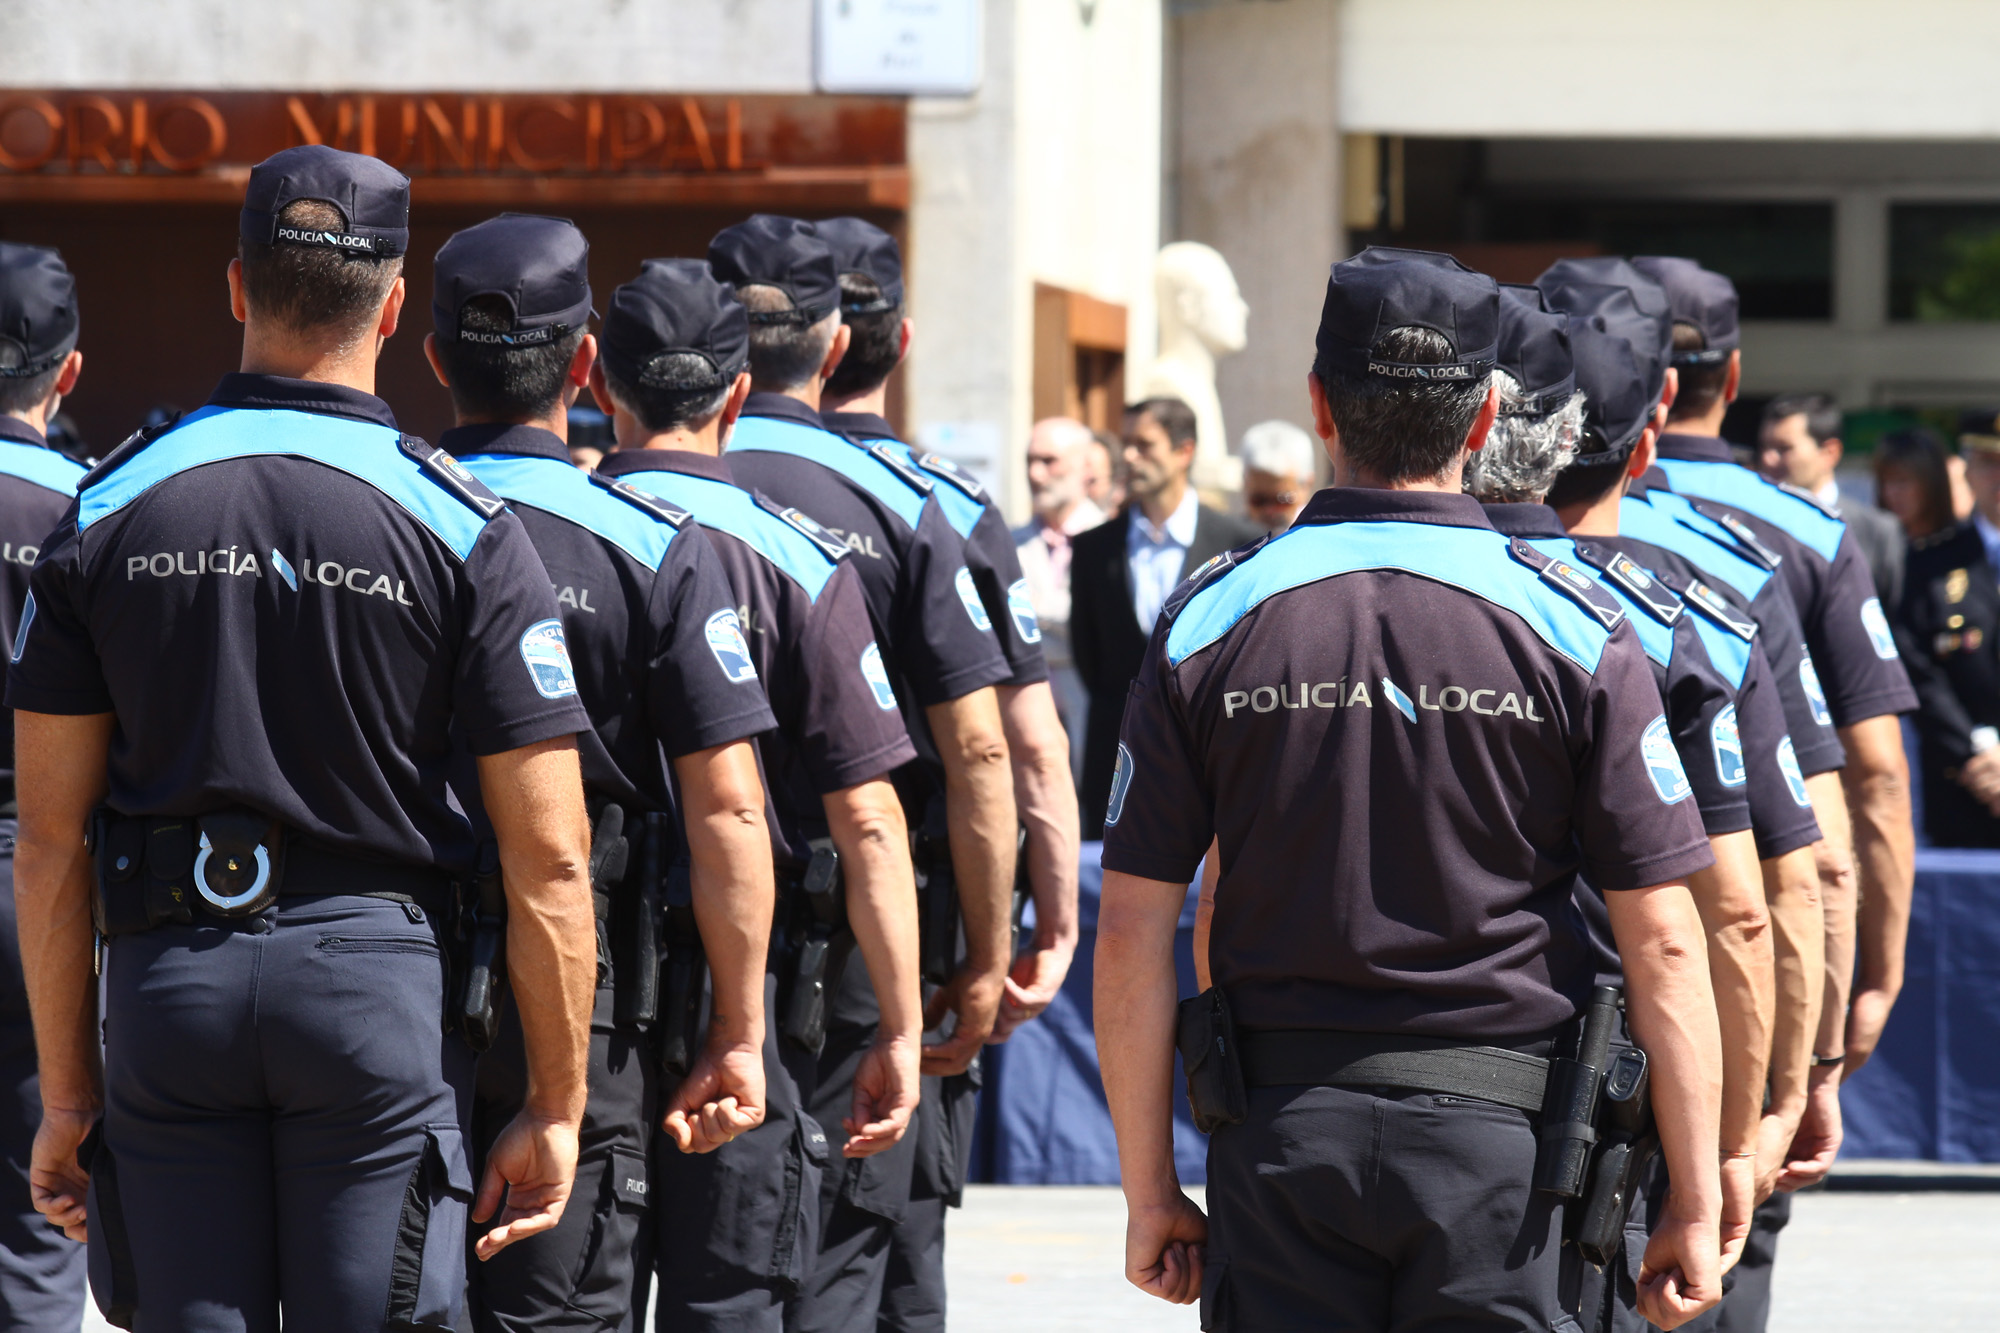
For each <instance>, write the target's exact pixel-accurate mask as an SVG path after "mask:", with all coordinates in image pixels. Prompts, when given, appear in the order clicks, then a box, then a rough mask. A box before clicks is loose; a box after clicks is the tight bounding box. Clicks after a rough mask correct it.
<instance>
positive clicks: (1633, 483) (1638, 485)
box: [1625, 467, 1673, 500]
mask: <svg viewBox="0 0 2000 1333" xmlns="http://www.w3.org/2000/svg"><path fill="white" fill-rule="evenodd" d="M1672 489H1673V487H1672V486H1670V485H1668V483H1667V474H1666V473H1664V472H1662V471H1660V469H1659V468H1657V467H1649V468H1647V469H1646V470H1645V471H1644V472H1641V473H1640V474H1639V475H1638V476H1636V477H1633V478H1632V479H1631V480H1630V481H1628V482H1626V483H1625V494H1626V495H1628V496H1630V497H1631V498H1632V499H1634V500H1643V499H1645V498H1646V492H1647V491H1670V490H1672Z"/></svg>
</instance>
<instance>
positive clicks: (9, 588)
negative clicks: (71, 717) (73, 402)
mask: <svg viewBox="0 0 2000 1333" xmlns="http://www.w3.org/2000/svg"><path fill="white" fill-rule="evenodd" d="M85 470H86V469H85V468H84V466H83V465H82V464H81V463H77V462H74V461H72V460H71V459H68V458H65V457H64V456H63V455H61V454H59V453H57V452H56V451H55V450H54V449H51V448H49V446H48V441H47V440H46V439H44V438H43V437H42V433H41V432H40V431H38V430H36V429H35V428H34V427H33V426H30V425H29V424H28V423H27V422H25V421H22V420H20V419H18V418H16V417H7V416H0V631H4V632H5V634H6V640H5V641H6V644H7V648H8V651H9V652H10V653H11V652H12V651H13V647H14V637H15V635H16V633H17V632H18V631H19V630H20V628H21V607H22V605H23V604H24V603H25V602H26V601H27V600H28V575H29V573H30V572H31V571H32V570H33V569H34V567H35V561H36V559H37V558H38V557H39V556H40V555H41V553H42V543H43V541H45V540H46V539H47V538H48V535H49V534H50V533H51V532H54V531H55V528H56V524H58V523H60V522H61V521H62V516H63V510H65V509H67V508H69V502H70V501H71V500H72V499H74V498H76V484H77V483H78V482H79V481H81V480H83V474H84V472H85ZM13 785H14V714H13V710H11V709H0V786H4V787H6V788H8V789H10V790H11V788H12V787H13Z"/></svg>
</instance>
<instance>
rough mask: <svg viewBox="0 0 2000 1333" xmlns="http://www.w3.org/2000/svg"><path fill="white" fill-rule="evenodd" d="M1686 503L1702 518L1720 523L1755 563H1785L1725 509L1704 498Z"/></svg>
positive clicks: (1769, 565)
mask: <svg viewBox="0 0 2000 1333" xmlns="http://www.w3.org/2000/svg"><path fill="white" fill-rule="evenodd" d="M1688 503H1689V504H1690V505H1692V506H1694V511H1695V512H1696V513H1697V514H1700V515H1701V516H1702V517H1703V518H1706V519H1708V520H1710V521H1711V522H1715V523H1720V524H1721V525H1722V526H1723V527H1724V528H1725V529H1726V530H1727V531H1728V533H1729V535H1730V536H1732V537H1734V538H1735V539H1736V542H1737V544H1738V545H1739V546H1741V547H1742V548H1743V550H1744V552H1745V554H1747V555H1748V556H1749V557H1750V558H1751V560H1753V561H1755V562H1756V563H1757V564H1760V565H1762V566H1763V567H1764V568H1766V569H1776V568H1777V567H1778V566H1779V565H1782V564H1783V563H1785V557H1783V556H1781V555H1779V554H1778V553H1777V552H1776V551H1773V550H1772V549H1771V548H1770V547H1768V546H1766V545H1764V543H1763V542H1761V541H1759V540H1758V539H1757V534H1756V533H1755V532H1753V531H1752V530H1751V528H1750V525H1749V524H1748V523H1745V522H1744V521H1743V520H1742V519H1740V518H1738V517H1736V515H1734V514H1732V513H1730V512H1729V511H1728V510H1727V509H1723V508H1721V507H1720V506H1718V505H1712V504H1709V503H1707V502H1706V501H1704V500H1694V499H1690V500H1689V501H1688Z"/></svg>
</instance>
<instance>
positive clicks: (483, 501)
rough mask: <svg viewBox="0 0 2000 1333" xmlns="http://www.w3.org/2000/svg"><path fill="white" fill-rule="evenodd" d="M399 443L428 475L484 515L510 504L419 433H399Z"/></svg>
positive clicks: (483, 516) (488, 516) (448, 453)
mask: <svg viewBox="0 0 2000 1333" xmlns="http://www.w3.org/2000/svg"><path fill="white" fill-rule="evenodd" d="M396 443H397V444H398V445H399V446H401V448H402V450H403V452H404V453H406V454H408V455H409V456H410V457H411V458H413V459H415V460H416V462H417V466H419V467H421V468H422V469H423V470H424V475H425V476H427V477H429V478H430V479H431V480H432V481H434V482H436V483H437V484H438V485H440V486H442V487H444V488H445V489H446V490H447V491H450V492H451V493H452V494H453V495H454V496H456V497H457V498H458V500H459V501H460V502H461V503H463V504H464V505H465V506H466V508H468V509H470V510H472V512H474V513H475V514H478V515H479V516H480V517H481V518H492V517H493V516H494V515H495V514H497V513H499V512H500V511H501V510H503V509H505V508H506V507H507V502H506V501H505V500H502V499H501V498H500V497H499V496H497V495H495V494H494V493H493V492H492V491H489V490H487V489H486V486H485V484H484V483H483V482H481V481H480V480H479V478H477V477H475V476H473V475H472V474H471V473H470V472H468V471H466V470H465V465H464V464H462V463H460V462H459V461H458V460H457V459H456V458H453V457H452V456H451V453H450V451H449V450H446V449H440V448H438V447H437V446H436V445H434V444H431V443H430V442H429V441H427V440H422V439H419V438H418V437H417V436H415V435H398V436H397V437H396Z"/></svg>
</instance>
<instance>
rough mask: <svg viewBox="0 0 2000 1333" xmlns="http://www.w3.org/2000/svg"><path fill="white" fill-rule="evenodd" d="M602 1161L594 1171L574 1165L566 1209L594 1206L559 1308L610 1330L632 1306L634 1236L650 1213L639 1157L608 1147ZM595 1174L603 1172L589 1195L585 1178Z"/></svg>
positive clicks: (642, 1161)
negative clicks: (585, 1239)
mask: <svg viewBox="0 0 2000 1333" xmlns="http://www.w3.org/2000/svg"><path fill="white" fill-rule="evenodd" d="M601 1160H602V1162H603V1165H602V1166H597V1167H593V1166H592V1165H591V1164H590V1163H588V1162H581V1163H578V1165H577V1171H576V1183H577V1189H576V1192H575V1193H573V1194H572V1195H571V1196H570V1206H571V1207H573V1208H581V1207H583V1205H584V1200H585V1199H593V1200H594V1202H593V1203H592V1205H591V1206H592V1208H593V1212H592V1215H591V1219H590V1239H589V1240H588V1242H587V1243H586V1244H585V1245H584V1248H583V1254H582V1255H581V1256H579V1258H578V1260H577V1267H576V1272H575V1274H574V1275H573V1279H574V1280H573V1281H572V1283H571V1287H570V1298H569V1304H568V1305H566V1306H565V1307H564V1309H565V1311H566V1312H568V1313H571V1314H580V1315H584V1316H586V1317H588V1318H591V1319H595V1320H598V1321H599V1322H601V1323H603V1324H604V1325H606V1326H607V1327H609V1326H612V1325H615V1324H616V1323H617V1321H618V1319H619V1318H620V1317H621V1316H622V1315H624V1314H625V1312H626V1311H627V1310H629V1309H630V1308H631V1306H632V1278H633V1274H634V1273H635V1272H636V1271H637V1269H636V1265H637V1262H638V1252H639V1233H640V1229H641V1228H642V1227H643V1226H644V1225H645V1223H646V1215H647V1214H648V1213H649V1212H651V1211H652V1188H653V1187H652V1180H651V1177H650V1175H649V1174H648V1173H647V1167H646V1155H645V1154H644V1153H642V1152H638V1151H636V1150H634V1149H631V1148H613V1149H612V1150H611V1151H610V1152H609V1153H608V1154H606V1156H605V1157H604V1158H602V1159H601ZM596 1171H602V1172H603V1176H602V1178H601V1179H599V1180H598V1181H597V1182H596V1186H597V1188H596V1190H595V1192H594V1193H593V1192H591V1191H590V1189H589V1185H590V1181H589V1180H588V1179H587V1177H588V1176H589V1175H591V1174H594V1172H596Z"/></svg>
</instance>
